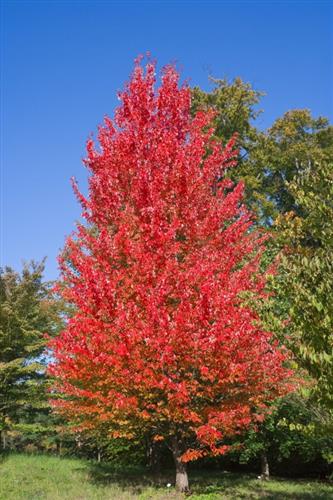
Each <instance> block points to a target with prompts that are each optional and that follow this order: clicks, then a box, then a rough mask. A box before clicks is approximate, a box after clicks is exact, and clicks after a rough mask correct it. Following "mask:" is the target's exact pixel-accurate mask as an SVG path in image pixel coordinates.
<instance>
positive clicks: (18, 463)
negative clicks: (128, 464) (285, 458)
mask: <svg viewBox="0 0 333 500" xmlns="http://www.w3.org/2000/svg"><path fill="white" fill-rule="evenodd" d="M172 479H173V475H172V471H170V472H169V473H168V472H167V473H166V474H165V476H163V477H161V478H160V479H159V481H156V480H155V481H154V479H153V477H152V476H151V475H149V474H147V472H146V471H144V470H139V469H128V470H126V471H123V472H119V471H116V470H115V469H114V468H112V467H111V466H108V465H107V464H93V463H89V462H87V461H84V460H79V459H68V458H57V457H52V456H42V455H15V454H13V455H8V456H7V457H5V458H4V459H3V460H2V461H1V463H0V499H1V500H39V499H43V500H102V499H103V500H125V499H139V500H148V499H158V500H163V499H164V500H178V499H182V498H184V496H183V495H180V494H177V493H176V492H175V491H174V489H173V487H169V488H168V487H167V486H166V485H167V483H169V482H170V483H172ZM190 480H191V489H192V496H191V500H199V499H200V500H215V499H223V500H228V499H233V500H236V499H245V500H252V499H262V498H265V499H277V500H296V499H299V500H308V499H313V500H321V499H325V500H326V499H327V500H329V499H333V487H332V486H330V485H329V484H327V483H321V482H315V481H312V482H310V481H289V480H288V481H287V480H282V479H274V480H271V481H269V482H261V481H259V480H258V479H257V478H256V476H253V475H245V474H242V475H240V474H234V473H228V472H218V473H217V472H214V473H213V472H200V473H199V472H193V473H191V475H190Z"/></svg>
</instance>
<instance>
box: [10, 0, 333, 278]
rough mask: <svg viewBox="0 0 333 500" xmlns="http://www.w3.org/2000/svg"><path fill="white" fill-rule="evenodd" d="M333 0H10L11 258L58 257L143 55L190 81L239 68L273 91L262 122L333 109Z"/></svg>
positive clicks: (51, 260) (53, 266) (52, 260)
mask: <svg viewBox="0 0 333 500" xmlns="http://www.w3.org/2000/svg"><path fill="white" fill-rule="evenodd" d="M332 27H333V14H332V2H329V1H327V2H321V1H320V0H317V1H284V2H282V1H280V2H277V1H275V2H273V1H261V2H256V1H251V0H249V1H242V2H239V1H230V2H224V1H217V0H216V1H209V0H206V1H194V0H192V1H171V0H169V1H158V0H155V1H151V2H148V1H140V0H137V1H126V0H124V1H121V2H120V1H119V2H116V1H103V2H102V1H98V0H87V1H69V0H68V1H66V0H63V1H51V0H48V1H47V0H44V1H34V2H32V1H23V0H22V1H8V0H7V1H6V0H5V1H2V58H1V70H2V71H1V74H2V76H1V84H2V111H1V142H2V148H1V149H2V153H1V155H2V156H1V173H2V186H1V188H2V206H1V265H2V266H3V265H11V266H13V267H14V268H16V269H20V268H21V262H22V260H23V259H25V260H30V259H36V260H40V259H41V258H42V257H43V256H47V266H46V277H47V278H48V279H54V278H56V276H57V263H56V255H57V254H58V252H59V249H60V248H61V247H62V246H63V243H64V238H65V235H66V234H69V233H70V232H71V231H72V229H73V228H74V222H75V220H76V219H78V218H79V216H80V207H79V206H78V204H77V202H76V199H75V197H74V195H73V193H72V190H71V186H70V177H71V176H73V175H74V176H75V177H76V178H77V179H78V180H79V182H80V185H81V186H82V188H83V190H84V187H85V186H86V179H87V172H86V170H85V168H84V167H83V165H82V163H81V159H82V157H83V156H84V146H85V141H86V138H87V136H88V135H89V134H90V133H91V132H93V131H95V130H96V127H97V125H98V124H99V123H100V122H101V121H102V119H103V116H104V115H105V114H109V115H112V114H113V110H114V108H115V106H116V105H117V99H116V92H117V90H120V89H121V88H122V86H123V83H124V82H125V81H126V80H127V79H128V77H129V75H130V72H131V69H132V65H133V59H134V58H135V57H136V56H137V55H138V54H140V53H145V52H146V51H150V52H151V53H152V55H153V56H154V58H157V60H158V63H159V64H160V65H164V64H166V63H168V62H173V61H176V62H177V64H178V67H179V68H180V69H181V71H182V76H183V77H184V78H185V79H189V81H190V84H191V85H200V86H201V87H203V88H205V89H208V88H209V84H208V75H209V74H212V75H214V76H216V77H228V78H234V77H236V76H241V78H243V79H244V80H246V81H249V82H251V83H252V85H253V86H254V87H255V88H256V89H258V90H264V91H266V93H267V95H266V97H265V98H264V99H263V101H262V106H261V107H262V108H263V109H264V113H263V115H262V116H261V118H260V120H259V126H260V127H262V128H266V127H268V126H269V125H270V124H271V123H272V122H273V121H274V120H275V119H276V118H277V117H279V116H281V115H282V114H283V113H284V112H285V111H287V110H289V109H292V108H304V107H306V108H310V109H311V110H312V112H313V114H314V115H315V116H318V115H324V116H327V117H329V118H330V120H332V118H333V95H332V89H333V74H332V73H333V70H332V45H333V35H332V30H333V28H332Z"/></svg>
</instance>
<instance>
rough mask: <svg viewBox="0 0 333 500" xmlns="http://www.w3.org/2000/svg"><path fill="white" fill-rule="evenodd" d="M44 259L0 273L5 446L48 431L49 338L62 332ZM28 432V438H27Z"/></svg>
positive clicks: (0, 401)
mask: <svg viewBox="0 0 333 500" xmlns="http://www.w3.org/2000/svg"><path fill="white" fill-rule="evenodd" d="M43 272H44V262H41V263H36V262H31V263H27V264H25V265H24V267H23V270H22V272H21V273H17V272H15V271H14V270H13V269H11V268H9V267H6V268H5V269H4V270H1V272H0V426H1V427H0V429H1V433H2V449H6V447H8V446H9V444H10V443H8V440H11V441H12V440H13V439H14V438H15V439H16V442H17V441H18V440H19V439H20V438H21V440H23V441H24V439H25V440H26V441H28V442H29V436H30V438H31V436H32V435H34V434H36V433H37V434H40V435H41V434H44V433H45V432H46V429H47V426H48V425H49V424H48V423H47V420H48V418H49V413H50V407H49V404H48V402H47V397H48V395H47V387H48V384H49V380H48V378H47V377H46V373H45V372H46V364H47V361H48V356H47V350H46V342H47V341H46V338H45V335H46V334H48V335H50V336H53V335H55V334H56V333H57V331H58V329H59V327H60V325H61V320H60V316H59V302H58V301H57V300H56V299H55V297H53V296H52V294H51V291H50V289H51V284H50V283H48V282H44V281H43ZM22 434H24V436H26V438H24V437H22Z"/></svg>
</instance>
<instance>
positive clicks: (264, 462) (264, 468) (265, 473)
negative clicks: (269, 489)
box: [260, 451, 269, 481]
mask: <svg viewBox="0 0 333 500" xmlns="http://www.w3.org/2000/svg"><path fill="white" fill-rule="evenodd" d="M260 462H261V479H264V480H265V481H267V480H268V479H269V463H268V458H267V454H266V452H265V451H263V452H262V453H261V456H260Z"/></svg>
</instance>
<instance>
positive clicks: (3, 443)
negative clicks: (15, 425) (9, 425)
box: [1, 429, 7, 450]
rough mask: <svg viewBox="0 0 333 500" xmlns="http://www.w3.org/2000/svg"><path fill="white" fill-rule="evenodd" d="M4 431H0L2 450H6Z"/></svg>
mask: <svg viewBox="0 0 333 500" xmlns="http://www.w3.org/2000/svg"><path fill="white" fill-rule="evenodd" d="M6 437H7V436H6V431H5V430H4V429H2V431H1V444H2V449H3V450H6V448H7V439H6Z"/></svg>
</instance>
